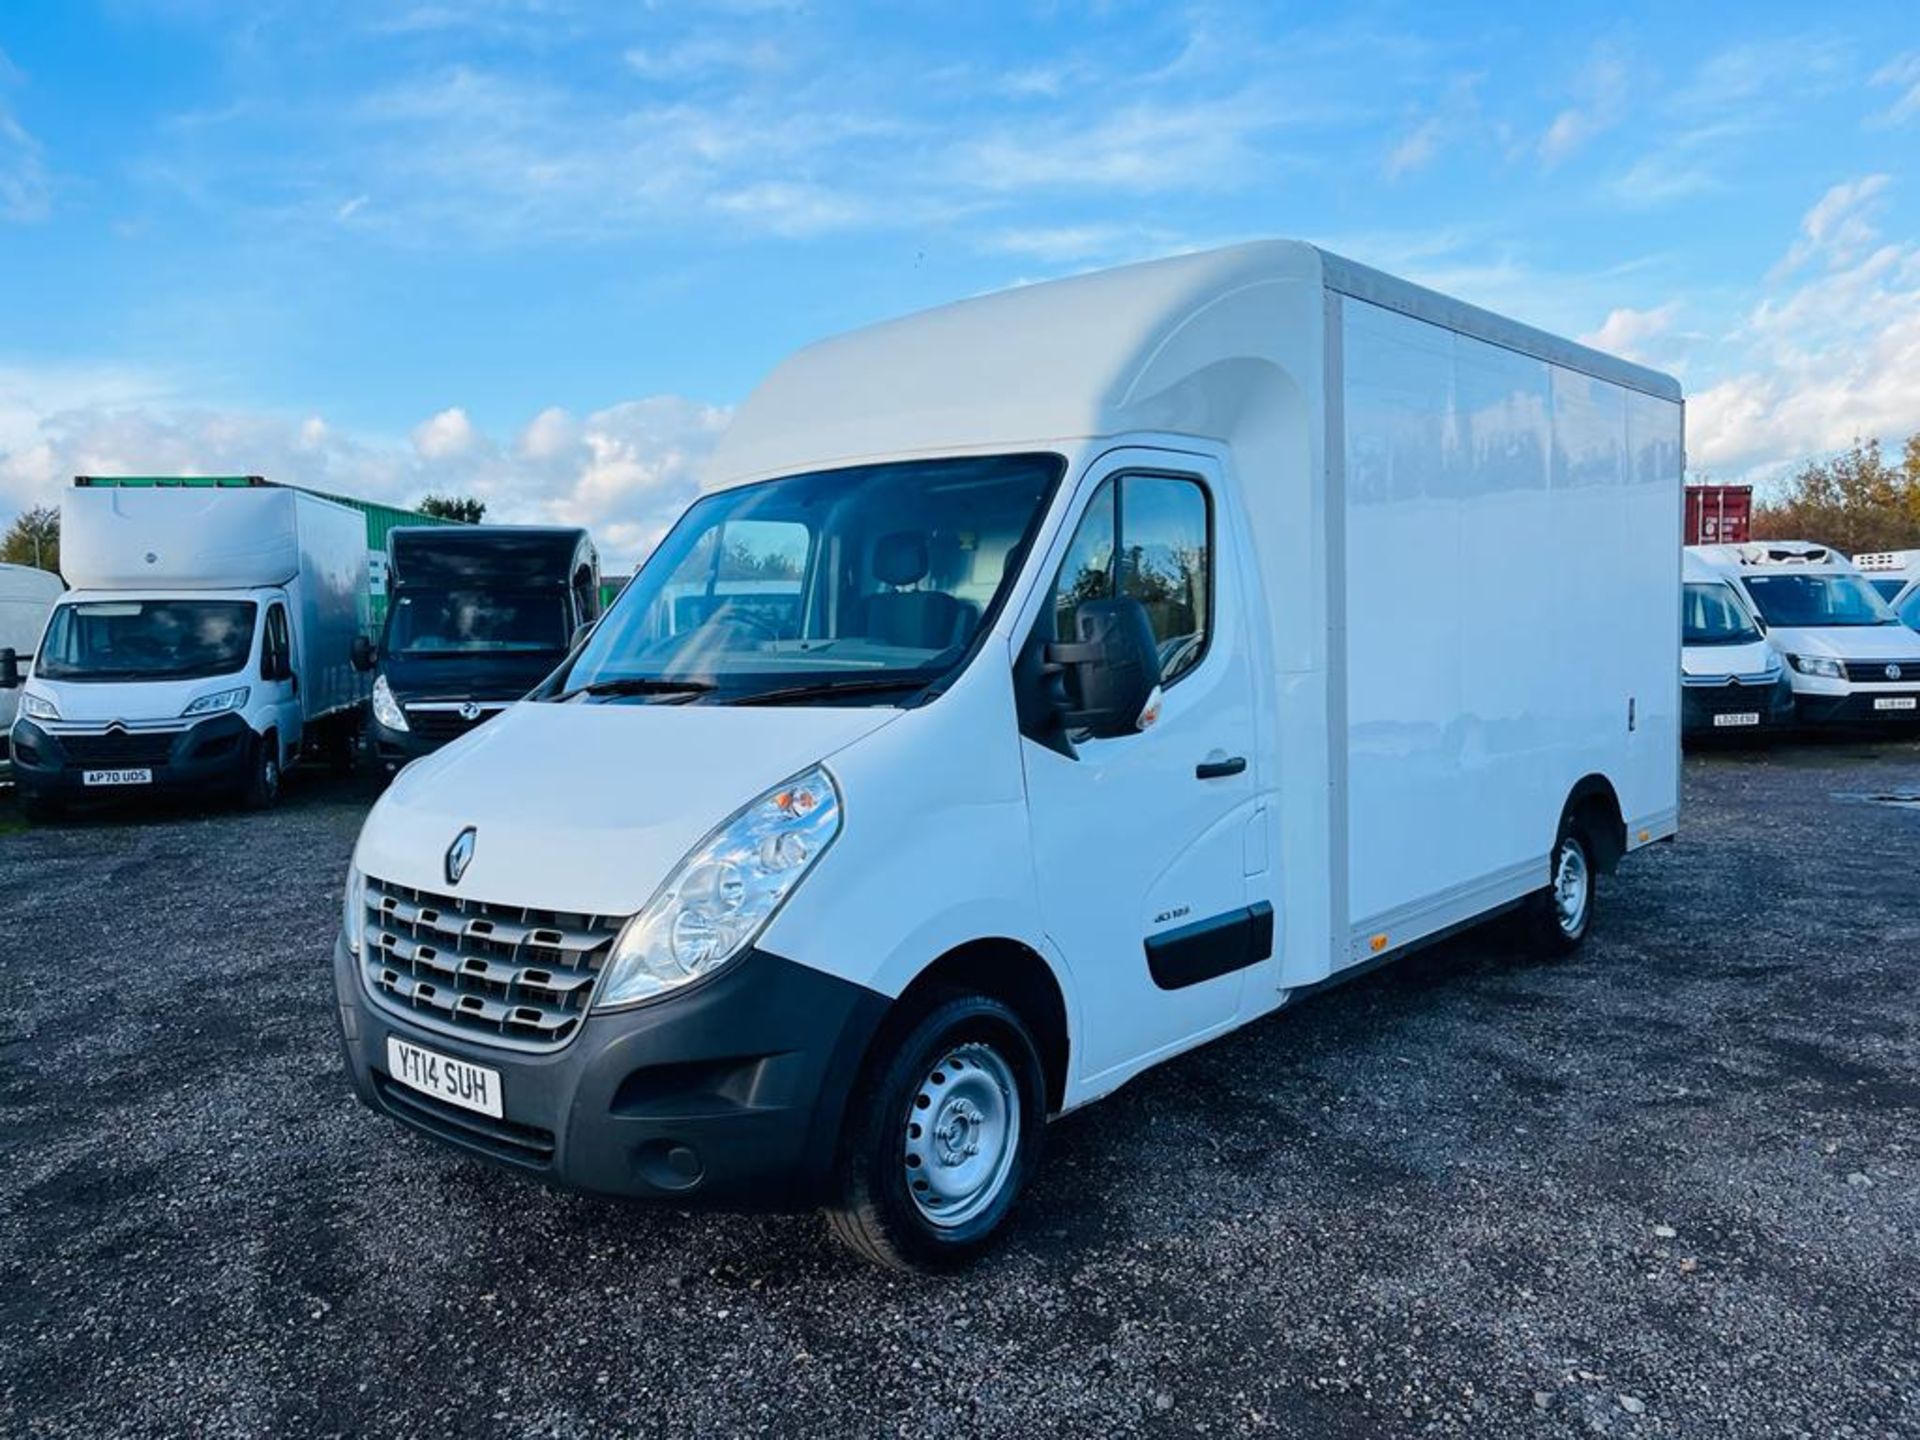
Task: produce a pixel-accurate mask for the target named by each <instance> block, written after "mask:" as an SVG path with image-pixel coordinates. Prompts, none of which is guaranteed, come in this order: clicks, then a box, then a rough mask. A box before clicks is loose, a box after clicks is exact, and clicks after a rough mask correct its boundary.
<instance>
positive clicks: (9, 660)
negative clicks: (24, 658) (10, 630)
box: [0, 645, 25, 690]
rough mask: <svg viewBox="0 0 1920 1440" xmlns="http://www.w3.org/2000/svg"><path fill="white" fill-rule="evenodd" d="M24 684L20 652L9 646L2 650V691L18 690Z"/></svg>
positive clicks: (0, 661)
mask: <svg viewBox="0 0 1920 1440" xmlns="http://www.w3.org/2000/svg"><path fill="white" fill-rule="evenodd" d="M24 683H25V681H24V679H23V678H22V677H21V674H20V652H19V651H17V650H15V649H14V648H13V647H12V646H11V645H9V646H7V648H6V649H4V650H0V690H18V689H19V688H20V687H21V685H23V684H24Z"/></svg>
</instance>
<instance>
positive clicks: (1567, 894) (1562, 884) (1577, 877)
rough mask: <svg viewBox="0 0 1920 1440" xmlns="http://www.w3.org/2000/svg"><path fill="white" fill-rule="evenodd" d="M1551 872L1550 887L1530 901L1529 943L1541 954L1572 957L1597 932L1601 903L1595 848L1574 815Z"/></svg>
mask: <svg viewBox="0 0 1920 1440" xmlns="http://www.w3.org/2000/svg"><path fill="white" fill-rule="evenodd" d="M1547 873H1548V875H1549V876H1551V877H1552V878H1551V880H1550V882H1549V884H1548V885H1547V888H1546V889H1544V890H1537V891H1535V892H1534V893H1533V895H1532V896H1530V897H1529V898H1528V900H1527V904H1526V910H1525V924H1526V930H1527V940H1528V943H1529V947H1530V948H1531V949H1532V950H1533V951H1535V953H1537V954H1540V955H1546V956H1557V955H1570V954H1572V953H1573V952H1574V951H1575V950H1577V949H1579V948H1580V943H1581V942H1582V941H1583V940H1585V939H1586V938H1587V932H1588V931H1590V930H1591V929H1593V916H1594V911H1595V909H1596V907H1597V902H1598V896H1597V894H1596V892H1595V887H1594V877H1595V875H1596V874H1597V873H1598V872H1597V870H1596V868H1595V866H1594V863H1593V845H1592V842H1591V841H1589V840H1588V838H1587V834H1586V831H1585V830H1584V829H1583V828H1582V827H1581V826H1580V825H1579V823H1578V822H1577V821H1575V820H1574V819H1573V817H1571V816H1569V817H1568V818H1567V819H1565V820H1562V821H1561V822H1560V838H1559V839H1558V840H1556V841H1555V842H1554V845H1553V858H1552V861H1551V862H1550V864H1549V867H1548V871H1547Z"/></svg>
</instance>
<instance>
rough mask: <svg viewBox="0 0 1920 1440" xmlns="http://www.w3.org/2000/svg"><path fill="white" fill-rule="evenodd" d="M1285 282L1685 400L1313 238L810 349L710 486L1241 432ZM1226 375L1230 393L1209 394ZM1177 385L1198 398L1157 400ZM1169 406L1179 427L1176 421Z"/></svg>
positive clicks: (1009, 296) (750, 418)
mask: <svg viewBox="0 0 1920 1440" xmlns="http://www.w3.org/2000/svg"><path fill="white" fill-rule="evenodd" d="M1275 286H1281V287H1313V288H1315V289H1318V288H1319V287H1322V286H1324V287H1326V288H1328V289H1331V290H1334V291H1337V292H1339V293H1341V294H1344V295H1348V296H1351V297H1353V298H1355V299H1359V300H1364V301H1367V302H1369V303H1371V304H1375V305H1381V306H1385V307H1386V308H1389V309H1393V310H1397V311H1400V312H1402V313H1404V314H1408V315H1412V316H1415V317H1417V318H1419V319H1423V320H1429V321H1432V322H1434V323H1436V324H1440V325H1444V326H1446V327H1448V328H1450V329H1453V330H1456V331H1460V332H1462V333H1465V334H1470V335H1475V336H1478V337H1480V338H1482V339H1486V340H1489V341H1491V342H1492V343H1494V344H1497V345H1501V346H1504V347H1505V348H1507V349H1511V350H1517V351H1519V352H1521V353H1523V354H1528V355H1533V356H1536V357H1538V358H1540V359H1543V360H1547V361H1551V362H1552V363H1554V364H1558V365H1563V366H1566V367H1568V368H1570V369H1574V370H1579V371H1583V372H1585V373H1587V374H1590V375H1593V376H1595V377H1597V378H1599V379H1603V380H1608V381H1612V382H1614V383H1616V384H1619V385H1623V386H1626V387H1627V388H1629V389H1633V390H1639V391H1642V392H1644V393H1646V394H1650V395H1654V396H1657V397H1659V398H1661V399H1666V400H1673V401H1678V400H1679V399H1680V387H1679V384H1678V383H1677V382H1676V381H1674V380H1673V379H1672V378H1671V377H1669V376H1666V375H1662V374H1659V373H1657V372H1655V371H1652V370H1648V369H1645V368H1644V367H1642V366H1639V365H1633V364H1630V363H1628V362H1627V361H1624V360H1620V359H1617V358H1616V357H1614V356H1611V355H1606V354H1603V353H1601V352H1600V351H1597V350H1593V349H1590V348H1589V347H1587V346H1584V345H1579V344H1576V343H1575V342H1573V341H1571V340H1564V339H1561V338H1559V337H1558V336H1554V335H1549V334H1547V333H1546V332H1544V331H1540V330H1535V329H1533V328H1531V327H1530V326H1526V325H1522V324H1519V323H1518V322H1516V321H1513V320H1509V319H1506V318H1505V317H1503V316H1499V315H1495V314H1493V313H1491V312H1490V311H1486V310H1481V309H1479V308H1477V307H1475V306H1472V305H1468V304H1465V303H1464V302H1462V301H1459V300H1454V299H1451V298H1449V297H1447V296H1444V295H1440V294H1438V293H1436V292H1434V291H1432V290H1426V289H1423V288H1421V287H1420V286H1418V285H1413V284H1410V283H1408V282H1407V281H1404V280H1397V279H1395V278H1393V277H1392V276H1390V275H1386V274H1383V273H1381V272H1380V271H1378V270H1372V269H1369V268H1368V267H1367V266H1364V265H1359V264H1356V263H1355V262H1353V261H1351V260H1346V259H1343V258H1342V257H1340V256H1338V255H1334V254H1331V253H1329V252H1327V251H1324V250H1321V249H1319V248H1318V247H1316V246H1313V245H1308V244H1306V243H1304V242H1302V241H1298V240H1261V241H1255V242H1253V243H1251V244H1245V245H1235V246H1231V247H1228V248H1226V249H1220V250H1209V251H1203V252H1199V253H1196V254H1191V255H1178V256H1174V257H1172V258H1170V259H1165V260H1153V261H1148V262H1146V263H1144V264H1139V265H1128V266H1123V267H1121V268H1118V269H1113V270H1103V271H1099V272H1096V273H1094V274H1089V275H1079V276H1075V277H1072V278H1070V279H1065V280H1053V281H1047V282H1045V283H1042V284H1035V285H1024V286H1018V287H1016V288H1014V289H1011V290H1003V291H1000V292H998V293H996V294H991V295H984V296H980V297H978V298H975V299H970V300H962V301H959V302H958V303H956V304H952V305H943V306H941V307H939V308H937V309H933V310H926V311H922V312H920V313H919V314H916V315H909V316H906V317H905V318H903V319H899V320H891V321H887V322H885V323H883V324H879V325H872V326H869V327H867V328H865V329H862V330H855V331H851V332H849V333H847V334H844V335H839V336H836V337H834V338H832V339H829V340H823V341H820V342H819V343H817V344H814V345H810V346H808V347H806V348H805V349H802V350H800V351H798V352H796V353H795V354H794V355H792V356H791V357H789V358H788V359H787V360H786V361H784V362H783V363H782V364H780V365H779V366H778V367H777V368H776V369H775V370H774V371H773V373H772V374H771V375H769V376H768V377H767V379H766V380H765V381H764V382H763V383H762V384H761V385H760V386H759V388H758V389H756V390H755V391H754V392H753V393H752V395H750V396H749V397H748V399H747V400H746V402H745V404H743V405H742V406H741V408H740V411H739V413H738V414H737V415H736V416H735V417H734V420H733V423H732V425H731V426H729V427H728V430H727V433H726V434H725V436H724V437H723V438H722V440H721V443H720V445H719V447H718V449H717V450H716V452H715V455H714V457H713V460H712V462H711V463H710V465H709V466H708V470H707V483H708V485H709V487H710V488H717V487H720V486H725V485H729V484H738V483H742V482H744V481H748V480H754V479H760V478H763V477H765V476H767V475H772V474H777V473H780V472H783V471H793V470H798V469H807V468H819V467H824V466H828V465H833V464H850V463H855V462H858V461H861V460H874V459H881V458H887V457H891V456H896V455H906V454H914V453H939V452H951V451H954V450H962V449H978V448H981V447H994V448H1018V447H1021V446H1031V445H1033V444H1034V443H1036V442H1047V441H1058V440H1067V439H1077V438H1091V437H1097V436H1107V435H1118V434H1124V433H1128V432H1132V431H1146V430H1168V429H1174V430H1179V431H1181V432H1183V433H1194V434H1199V435H1203V436H1208V437H1211V438H1222V439H1223V438H1226V436H1225V434H1224V431H1223V430H1222V428H1221V425H1220V424H1219V423H1216V422H1215V419H1214V417H1217V416H1218V415H1219V414H1220V413H1221V412H1223V411H1225V412H1230V411H1231V410H1232V409H1233V407H1234V405H1235V403H1236V401H1237V397H1238V395H1239V394H1240V391H1239V389H1238V388H1237V384H1236V381H1235V377H1234V375H1233V373H1232V372H1233V370H1234V369H1236V368H1241V367H1236V366H1235V365H1234V364H1233V362H1245V361H1254V362H1262V361H1264V362H1267V363H1270V364H1282V363H1283V362H1282V357H1283V355H1284V354H1285V353H1286V351H1285V347H1283V345H1282V344H1281V343H1280V342H1281V340H1282V338H1283V337H1282V336H1279V335H1275V334H1273V333H1271V330H1270V329H1269V328H1267V327H1263V326H1262V325H1261V324H1258V323H1248V317H1249V316H1250V315H1254V314H1265V313H1269V312H1266V311H1262V310H1258V309H1257V308H1256V307H1255V306H1254V305H1253V304H1251V303H1244V304H1235V303H1232V302H1234V301H1245V302H1252V301H1253V300H1254V299H1255V297H1256V292H1258V291H1260V290H1262V289H1263V288H1264V287H1275ZM1176 336H1178V337H1179V339H1180V343H1179V344H1178V345H1177V346H1175V345H1173V344H1172V342H1173V340H1174V338H1175V337H1176ZM1295 339H1296V341H1297V337H1295ZM1283 368H1284V365H1283ZM1210 376H1211V377H1213V378H1212V380H1211V382H1210V378H1209V377H1210ZM1296 378H1300V379H1303V380H1304V378H1305V377H1296ZM1210 383H1212V384H1214V386H1215V388H1217V389H1218V390H1219V391H1220V392H1221V393H1220V394H1219V395H1218V396H1213V395H1210V394H1209V393H1208V386H1209V384H1210ZM1195 387H1197V392H1196V389H1195ZM1176 388H1178V389H1179V390H1180V392H1181V393H1182V394H1183V395H1187V396H1188V397H1189V400H1188V402H1187V403H1183V404H1182V405H1180V406H1178V407H1170V406H1168V405H1167V404H1165V403H1161V404H1158V405H1156V404H1155V403H1154V402H1155V401H1156V400H1160V399H1162V397H1165V396H1167V395H1169V394H1170V393H1172V392H1174V391H1175V390H1176ZM1209 400H1214V401H1215V402H1216V403H1213V404H1209V403H1208V401H1209ZM1170 413H1177V414H1178V416H1179V417H1180V418H1179V422H1178V423H1176V424H1172V425H1170V424H1169V423H1168V418H1167V417H1168V416H1169V414H1170Z"/></svg>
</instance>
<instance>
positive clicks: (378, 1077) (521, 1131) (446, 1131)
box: [373, 1070, 553, 1169]
mask: <svg viewBox="0 0 1920 1440" xmlns="http://www.w3.org/2000/svg"><path fill="white" fill-rule="evenodd" d="M373 1088H374V1090H375V1091H376V1092H377V1093H378V1094H379V1096H380V1103H381V1104H383V1105H385V1106H386V1107H387V1110H388V1111H389V1112H390V1113H391V1114H394V1115H397V1116H398V1117H399V1118H400V1119H402V1120H405V1121H407V1122H409V1123H410V1124H413V1125H417V1126H419V1127H420V1128H421V1129H422V1130H425V1131H427V1132H429V1133H430V1134H434V1135H438V1136H440V1137H441V1138H442V1139H445V1140H451V1141H453V1142H454V1143H455V1144H456V1145H466V1146H470V1147H472V1148H474V1149H477V1150H484V1151H485V1152H486V1153H487V1154H489V1155H494V1156H498V1157H499V1158H500V1159H502V1160H512V1161H515V1162H517V1163H519V1164H522V1165H533V1166H538V1167H540V1168H542V1169H545V1168H546V1167H548V1166H550V1165H552V1164H553V1132H552V1131H551V1130H542V1129H540V1128H539V1127H538V1126H536V1125H520V1124H517V1123H515V1122H514V1121H512V1120H496V1119H494V1118H493V1117H492V1116H491V1115H480V1114H477V1113H475V1112H474V1111H471V1110H462V1109H460V1108H458V1107H457V1106H453V1105H446V1104H442V1103H441V1102H440V1101H438V1100H436V1099H434V1098H433V1097H432V1096H431V1095H422V1094H420V1093H419V1092H418V1091H417V1090H409V1089H407V1088H406V1086H404V1085H400V1084H397V1083H395V1081H394V1080H393V1078H392V1077H391V1076H388V1075H385V1074H383V1073H382V1072H380V1071H378V1070H375V1071H374V1072H373Z"/></svg>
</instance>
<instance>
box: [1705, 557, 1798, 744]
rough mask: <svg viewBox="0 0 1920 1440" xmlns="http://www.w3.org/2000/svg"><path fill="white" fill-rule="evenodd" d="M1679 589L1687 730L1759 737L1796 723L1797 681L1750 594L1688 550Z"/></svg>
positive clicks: (1711, 734) (1707, 733)
mask: <svg viewBox="0 0 1920 1440" xmlns="http://www.w3.org/2000/svg"><path fill="white" fill-rule="evenodd" d="M1682 574H1683V576H1684V584H1683V585H1682V586H1681V590H1680V617H1681V618H1680V643H1681V650H1680V680H1681V686H1682V691H1681V694H1682V696H1683V703H1682V705H1681V711H1680V728H1681V732H1682V734H1684V735H1686V736H1689V737H1695V738H1706V737H1711V736H1722V737H1724V736H1726V735H1753V734H1757V733H1760V732H1763V731H1769V730H1781V729H1785V728H1786V727H1788V726H1790V725H1791V724H1792V723H1793V684H1792V682H1791V681H1789V680H1788V679H1787V667H1786V665H1785V663H1784V662H1783V661H1782V660H1781V659H1780V655H1779V652H1778V651H1776V650H1775V649H1774V648H1773V647H1772V646H1771V645H1769V644H1768V643H1767V637H1766V635H1765V633H1764V632H1763V630H1762V628H1761V623H1760V622H1759V621H1758V620H1756V619H1755V618H1754V615H1753V612H1752V611H1751V610H1750V609H1748V608H1747V602H1746V598H1745V596H1743V595H1742V594H1741V592H1740V590H1739V589H1738V588H1737V587H1736V586H1735V585H1734V583H1733V582H1732V581H1731V580H1729V579H1727V578H1726V576H1724V575H1723V574H1721V572H1720V570H1719V568H1718V567H1717V566H1715V565H1713V564H1712V563H1711V562H1710V561H1708V560H1707V559H1706V558H1704V557H1703V556H1702V555H1701V554H1700V553H1699V551H1698V550H1696V549H1689V550H1688V551H1687V554H1686V559H1685V562H1684V568H1683V571H1682Z"/></svg>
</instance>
